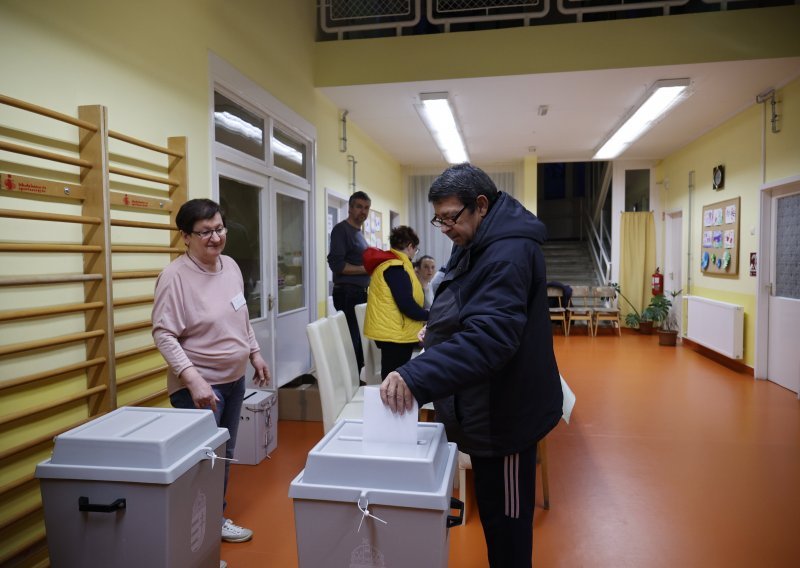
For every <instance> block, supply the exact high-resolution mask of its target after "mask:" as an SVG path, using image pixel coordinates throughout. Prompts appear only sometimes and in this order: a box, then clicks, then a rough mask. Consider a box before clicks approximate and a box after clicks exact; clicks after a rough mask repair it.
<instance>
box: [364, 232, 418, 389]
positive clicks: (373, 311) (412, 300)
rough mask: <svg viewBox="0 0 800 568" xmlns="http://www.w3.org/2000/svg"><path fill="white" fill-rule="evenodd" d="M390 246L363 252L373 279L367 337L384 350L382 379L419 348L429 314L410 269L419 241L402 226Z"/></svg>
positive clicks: (382, 352) (369, 298) (367, 318)
mask: <svg viewBox="0 0 800 568" xmlns="http://www.w3.org/2000/svg"><path fill="white" fill-rule="evenodd" d="M389 245H390V246H391V250H387V251H384V250H380V249H378V248H375V247H370V248H368V249H367V250H365V251H364V268H365V269H366V270H367V273H368V274H369V275H370V282H369V295H368V297H367V315H366V318H365V320H364V335H366V336H367V337H369V338H370V339H372V340H374V341H375V344H376V345H377V346H378V348H379V349H380V350H381V378H386V375H388V374H389V373H391V372H392V371H394V370H395V369H396V368H397V367H399V366H400V365H402V364H403V363H406V362H407V361H408V360H409V359H411V354H412V352H413V350H414V348H415V347H418V346H419V338H418V337H417V334H418V333H419V331H420V330H421V329H422V326H423V325H425V322H426V321H428V310H426V309H423V307H422V305H423V303H424V301H425V293H424V292H423V290H422V284H420V282H419V280H418V279H417V275H416V274H415V273H414V267H413V266H412V265H411V260H412V259H413V258H414V255H416V254H417V251H418V250H419V237H418V236H417V234H416V233H415V232H414V229H412V228H411V227H406V226H404V225H401V226H399V227H395V228H394V229H392V232H391V234H390V235H389Z"/></svg>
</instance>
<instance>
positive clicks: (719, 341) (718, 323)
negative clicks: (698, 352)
mask: <svg viewBox="0 0 800 568" xmlns="http://www.w3.org/2000/svg"><path fill="white" fill-rule="evenodd" d="M686 300H687V303H686V307H687V309H688V314H687V318H688V320H689V329H688V331H687V332H686V337H687V338H688V339H691V340H692V341H694V342H695V343H699V344H700V345H702V346H704V347H708V348H709V349H713V350H714V351H718V352H719V353H722V354H723V355H725V356H727V357H730V358H732V359H741V358H742V357H743V356H744V308H743V307H742V306H737V305H735V304H728V303H727V302H718V301H717V300H709V299H708V298H702V297H700V296H686Z"/></svg>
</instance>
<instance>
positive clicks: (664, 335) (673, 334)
mask: <svg viewBox="0 0 800 568" xmlns="http://www.w3.org/2000/svg"><path fill="white" fill-rule="evenodd" d="M682 291H683V290H672V291H668V292H667V293H668V294H669V295H670V296H671V297H672V300H671V301H670V300H667V301H668V302H669V303H670V306H669V311H668V313H667V317H666V319H665V320H664V325H663V327H662V329H660V330H659V332H658V344H659V345H667V346H670V347H674V346H675V345H676V344H677V342H678V328H679V325H678V315H677V313H676V312H675V298H676V297H677V296H678V295H680V293H681V292H682Z"/></svg>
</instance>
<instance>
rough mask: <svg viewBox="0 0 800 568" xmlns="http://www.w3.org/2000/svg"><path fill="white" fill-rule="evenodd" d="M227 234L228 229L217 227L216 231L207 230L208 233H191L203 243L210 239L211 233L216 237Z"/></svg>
mask: <svg viewBox="0 0 800 568" xmlns="http://www.w3.org/2000/svg"><path fill="white" fill-rule="evenodd" d="M227 232H228V227H217V228H216V229H209V230H208V231H192V234H193V235H197V236H198V237H200V238H201V239H203V240H204V241H205V240H207V239H210V238H211V235H212V234H213V233H216V234H217V236H218V237H222V236H224V235H225V234H226V233H227Z"/></svg>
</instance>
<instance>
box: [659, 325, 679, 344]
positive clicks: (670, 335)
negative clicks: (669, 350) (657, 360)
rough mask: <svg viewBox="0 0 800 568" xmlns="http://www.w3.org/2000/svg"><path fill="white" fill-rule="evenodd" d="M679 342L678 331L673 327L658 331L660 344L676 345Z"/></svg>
mask: <svg viewBox="0 0 800 568" xmlns="http://www.w3.org/2000/svg"><path fill="white" fill-rule="evenodd" d="M677 342H678V332H677V331H675V330H672V329H662V330H660V331H659V332H658V344H659V345H667V346H669V347H675V345H676V344H677Z"/></svg>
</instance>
